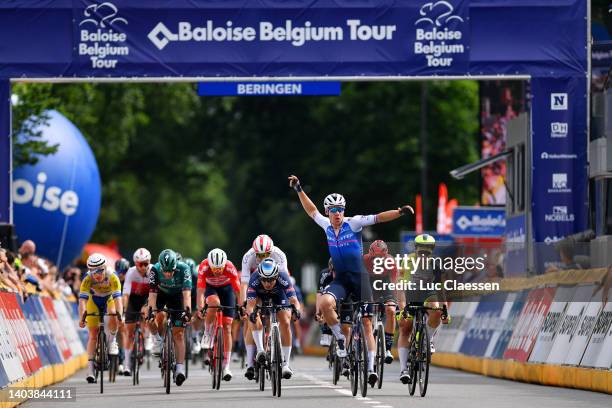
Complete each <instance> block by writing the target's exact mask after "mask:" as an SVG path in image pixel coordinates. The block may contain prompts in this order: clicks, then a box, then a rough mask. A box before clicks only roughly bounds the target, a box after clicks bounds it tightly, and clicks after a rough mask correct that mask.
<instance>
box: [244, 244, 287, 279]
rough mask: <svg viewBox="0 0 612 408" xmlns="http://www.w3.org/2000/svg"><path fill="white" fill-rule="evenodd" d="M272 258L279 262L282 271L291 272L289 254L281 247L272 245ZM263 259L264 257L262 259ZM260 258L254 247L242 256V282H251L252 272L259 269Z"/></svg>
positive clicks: (279, 268)
mask: <svg viewBox="0 0 612 408" xmlns="http://www.w3.org/2000/svg"><path fill="white" fill-rule="evenodd" d="M270 258H272V259H274V260H275V261H276V263H277V264H278V270H279V271H280V272H281V273H282V272H285V273H286V274H289V269H288V266H287V255H285V253H284V252H283V251H281V249H280V248H279V247H276V246H274V247H272V251H271V252H270ZM262 260H263V259H262ZM262 260H260V259H258V258H257V256H255V250H254V249H253V248H251V249H249V250H248V251H247V253H246V254H244V256H243V257H242V271H241V273H240V282H242V283H249V279H250V278H251V274H252V273H253V272H254V271H255V270H256V269H257V267H258V266H259V264H260V263H261V261H262Z"/></svg>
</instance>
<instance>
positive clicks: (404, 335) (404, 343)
mask: <svg viewBox="0 0 612 408" xmlns="http://www.w3.org/2000/svg"><path fill="white" fill-rule="evenodd" d="M413 320H414V318H413V317H412V316H408V318H406V319H403V318H402V319H401V320H400V321H399V338H398V339H397V353H398V354H399V360H400V370H404V369H405V368H406V367H407V364H408V353H409V349H410V334H411V333H412V322H413Z"/></svg>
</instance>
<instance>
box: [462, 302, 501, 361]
mask: <svg viewBox="0 0 612 408" xmlns="http://www.w3.org/2000/svg"><path fill="white" fill-rule="evenodd" d="M506 297H507V294H506V293H495V294H493V295H487V296H483V297H482V298H481V299H480V302H479V303H478V307H477V308H476V310H475V311H474V315H473V316H472V318H471V319H470V324H469V326H468V329H467V331H466V334H465V338H464V339H463V343H462V344H461V348H460V349H459V352H460V353H463V354H468V355H471V356H478V357H482V356H484V354H485V352H486V350H487V347H488V346H489V342H490V341H491V339H492V337H493V333H494V332H495V331H496V330H501V325H502V321H501V320H500V314H501V312H502V309H503V308H504V305H505V300H506Z"/></svg>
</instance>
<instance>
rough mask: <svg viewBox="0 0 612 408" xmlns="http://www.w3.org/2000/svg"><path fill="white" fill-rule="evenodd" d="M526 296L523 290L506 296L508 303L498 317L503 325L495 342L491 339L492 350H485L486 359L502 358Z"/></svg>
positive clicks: (526, 292) (527, 292) (526, 291)
mask: <svg viewBox="0 0 612 408" xmlns="http://www.w3.org/2000/svg"><path fill="white" fill-rule="evenodd" d="M528 294H529V291H528V290H523V291H521V292H514V293H510V295H508V301H507V302H506V305H505V306H504V309H503V310H502V313H501V316H500V319H501V320H503V325H502V327H501V330H500V332H499V334H498V335H497V340H496V341H495V342H494V339H491V347H492V349H491V350H490V351H489V350H487V353H486V354H487V357H492V358H498V359H501V358H503V357H504V352H505V351H506V347H507V346H508V343H509V342H510V339H511V338H512V333H513V332H514V327H515V326H516V321H517V320H518V317H519V316H520V313H521V310H523V306H524V305H525V301H526V300H527V296H528ZM506 313H507V314H506ZM493 337H494V338H495V335H493Z"/></svg>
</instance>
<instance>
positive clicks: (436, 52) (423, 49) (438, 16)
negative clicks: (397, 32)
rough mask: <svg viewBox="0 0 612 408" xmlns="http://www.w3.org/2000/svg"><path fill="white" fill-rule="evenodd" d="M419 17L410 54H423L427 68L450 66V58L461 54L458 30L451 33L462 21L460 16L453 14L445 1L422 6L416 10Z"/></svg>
mask: <svg viewBox="0 0 612 408" xmlns="http://www.w3.org/2000/svg"><path fill="white" fill-rule="evenodd" d="M419 15H421V18H419V19H418V20H417V21H415V23H414V25H415V26H417V28H416V31H415V41H414V53H415V54H416V55H424V56H425V61H426V62H427V66H428V67H450V66H451V65H452V63H453V58H454V57H453V55H457V54H464V53H465V46H464V45H463V44H462V43H461V40H462V38H463V37H464V33H463V32H462V31H461V30H457V29H455V30H451V29H449V28H448V27H447V25H449V24H454V27H456V26H458V25H460V24H462V23H463V22H464V20H463V18H462V17H461V16H458V15H456V14H455V9H454V7H453V5H452V4H450V3H449V2H447V1H435V2H429V3H425V4H423V5H422V6H421V8H420V9H419Z"/></svg>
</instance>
